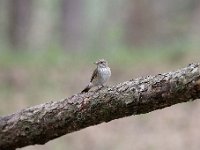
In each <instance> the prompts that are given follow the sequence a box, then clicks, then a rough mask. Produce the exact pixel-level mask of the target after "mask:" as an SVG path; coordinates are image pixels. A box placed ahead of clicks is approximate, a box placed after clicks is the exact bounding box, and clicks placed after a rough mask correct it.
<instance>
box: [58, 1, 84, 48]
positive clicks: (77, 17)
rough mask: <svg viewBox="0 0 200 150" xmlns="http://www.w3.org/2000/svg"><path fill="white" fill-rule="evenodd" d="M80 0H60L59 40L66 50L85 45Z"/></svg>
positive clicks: (82, 5)
mask: <svg viewBox="0 0 200 150" xmlns="http://www.w3.org/2000/svg"><path fill="white" fill-rule="evenodd" d="M85 3H86V2H84V1H82V0H62V2H61V37H62V39H61V41H62V45H63V47H64V49H65V50H66V51H78V50H81V49H83V47H84V46H85V45H84V43H85V38H86V37H85V30H86V28H85V13H84V12H85V11H84V8H85V7H84V4H85Z"/></svg>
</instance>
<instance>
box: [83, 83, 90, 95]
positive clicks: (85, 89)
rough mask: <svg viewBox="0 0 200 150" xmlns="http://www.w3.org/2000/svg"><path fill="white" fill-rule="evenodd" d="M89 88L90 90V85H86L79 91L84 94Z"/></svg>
mask: <svg viewBox="0 0 200 150" xmlns="http://www.w3.org/2000/svg"><path fill="white" fill-rule="evenodd" d="M91 88H92V84H91V83H90V84H88V86H86V87H85V88H84V89H83V91H81V93H86V92H88V91H89V90H90V89H91Z"/></svg>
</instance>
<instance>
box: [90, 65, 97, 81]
mask: <svg viewBox="0 0 200 150" xmlns="http://www.w3.org/2000/svg"><path fill="white" fill-rule="evenodd" d="M96 77H97V68H96V69H95V70H94V72H93V74H92V77H91V80H90V82H92V81H93V80H94V78H96Z"/></svg>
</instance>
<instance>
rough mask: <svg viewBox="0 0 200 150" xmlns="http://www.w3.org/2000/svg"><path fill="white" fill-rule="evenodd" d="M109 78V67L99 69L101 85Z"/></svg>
mask: <svg viewBox="0 0 200 150" xmlns="http://www.w3.org/2000/svg"><path fill="white" fill-rule="evenodd" d="M110 76H111V71H110V68H109V67H106V68H100V69H99V79H100V80H101V82H102V83H105V82H106V81H107V80H108V79H109V78H110Z"/></svg>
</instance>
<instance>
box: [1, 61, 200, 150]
mask: <svg viewBox="0 0 200 150" xmlns="http://www.w3.org/2000/svg"><path fill="white" fill-rule="evenodd" d="M199 97H200V66H199V64H191V65H189V66H188V67H186V68H183V69H180V70H178V71H175V72H169V73H164V74H158V75H156V76H147V77H141V78H138V79H134V80H130V81H126V82H124V83H120V84H118V85H116V86H113V87H106V88H103V89H101V90H98V91H91V92H88V93H85V94H80V93H79V94H76V95H73V96H72V97H70V98H67V99H64V100H61V101H57V102H48V103H45V104H41V105H38V106H34V107H31V108H26V109H23V110H21V111H19V112H16V113H14V114H12V115H8V116H4V117H1V118H0V149H1V150H5V149H6V150H9V149H15V148H19V147H23V146H27V145H33V144H44V143H46V142H48V141H50V140H52V139H55V138H57V137H59V136H62V135H64V134H67V133H71V132H74V131H78V130H80V129H83V128H85V127H89V126H92V125H96V124H99V123H102V122H109V121H111V120H113V119H117V118H121V117H126V116H130V115H138V114H144V113H148V112H150V111H153V110H156V109H161V108H164V107H168V106H171V105H174V104H177V103H182V102H186V101H191V100H196V99H198V98H199Z"/></svg>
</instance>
